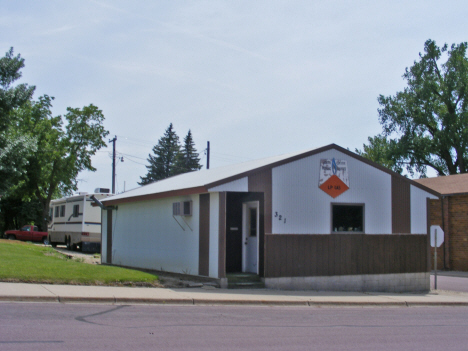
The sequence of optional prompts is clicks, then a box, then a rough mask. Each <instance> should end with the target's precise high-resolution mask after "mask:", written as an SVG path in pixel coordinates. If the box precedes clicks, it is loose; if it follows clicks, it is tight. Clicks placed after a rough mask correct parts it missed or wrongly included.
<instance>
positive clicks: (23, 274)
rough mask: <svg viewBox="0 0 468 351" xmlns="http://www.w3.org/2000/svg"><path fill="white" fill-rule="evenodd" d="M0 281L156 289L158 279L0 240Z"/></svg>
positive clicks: (51, 250)
mask: <svg viewBox="0 0 468 351" xmlns="http://www.w3.org/2000/svg"><path fill="white" fill-rule="evenodd" d="M0 281H8V282H27V283H48V284H79V285H128V286H158V276H156V275H154V274H150V273H146V272H141V271H137V270H132V269H127V268H121V267H113V266H104V265H95V264H87V263H82V262H79V260H78V261H77V260H73V259H69V258H68V257H67V256H65V255H63V254H61V253H59V252H57V251H55V250H54V249H52V248H50V247H44V246H39V245H34V244H31V243H24V242H19V241H12V240H2V239H0Z"/></svg>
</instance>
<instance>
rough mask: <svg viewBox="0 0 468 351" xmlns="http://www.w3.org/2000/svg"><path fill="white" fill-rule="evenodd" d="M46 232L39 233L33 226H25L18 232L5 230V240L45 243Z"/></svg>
mask: <svg viewBox="0 0 468 351" xmlns="http://www.w3.org/2000/svg"><path fill="white" fill-rule="evenodd" d="M47 235H48V234H47V232H40V231H39V230H38V228H37V226H35V225H25V226H23V227H22V228H21V229H20V230H7V231H6V232H5V236H4V237H5V238H7V239H10V240H14V239H17V240H23V241H37V242H43V243H45V242H46V241H47Z"/></svg>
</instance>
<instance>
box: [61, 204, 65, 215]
mask: <svg viewBox="0 0 468 351" xmlns="http://www.w3.org/2000/svg"><path fill="white" fill-rule="evenodd" d="M60 217H65V205H62V206H60Z"/></svg>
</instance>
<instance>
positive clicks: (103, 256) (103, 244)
mask: <svg viewBox="0 0 468 351" xmlns="http://www.w3.org/2000/svg"><path fill="white" fill-rule="evenodd" d="M101 223H102V224H101V262H106V261H107V211H104V210H101Z"/></svg>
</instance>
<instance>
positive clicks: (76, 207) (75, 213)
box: [73, 205, 80, 217]
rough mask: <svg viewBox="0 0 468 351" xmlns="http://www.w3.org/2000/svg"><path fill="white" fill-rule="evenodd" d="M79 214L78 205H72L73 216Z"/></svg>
mask: <svg viewBox="0 0 468 351" xmlns="http://www.w3.org/2000/svg"><path fill="white" fill-rule="evenodd" d="M79 215H80V205H73V217H78V216H79Z"/></svg>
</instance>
